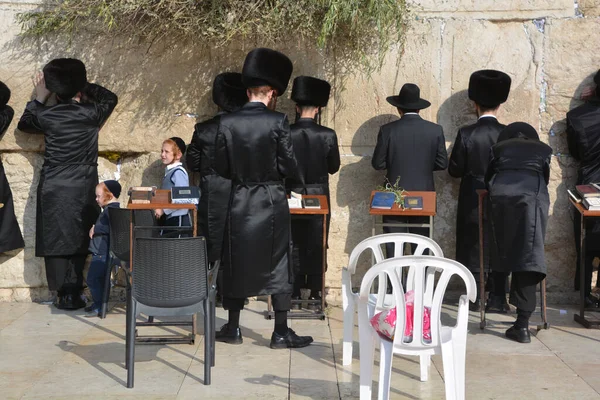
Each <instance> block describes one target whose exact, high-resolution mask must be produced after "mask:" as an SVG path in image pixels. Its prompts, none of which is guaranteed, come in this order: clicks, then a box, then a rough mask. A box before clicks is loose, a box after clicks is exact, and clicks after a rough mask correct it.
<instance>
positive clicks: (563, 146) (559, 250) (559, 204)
mask: <svg viewBox="0 0 600 400" xmlns="http://www.w3.org/2000/svg"><path fill="white" fill-rule="evenodd" d="M596 72H597V71H594V72H592V73H591V74H590V75H588V76H587V77H586V78H585V79H584V80H583V81H582V82H581V83H580V84H579V85H578V86H577V88H576V89H575V92H574V93H573V96H572V98H571V101H570V103H569V110H572V109H574V108H576V107H579V106H580V105H582V104H584V100H581V94H582V92H583V91H584V90H585V89H587V88H589V87H593V86H594V75H595V74H596ZM566 129H567V120H566V115H565V118H563V119H561V120H559V121H556V122H554V123H553V124H552V126H551V128H550V132H541V133H543V134H549V137H548V141H549V144H550V146H551V147H552V149H553V150H554V154H558V153H560V156H556V157H552V164H554V165H553V168H552V170H557V169H556V166H558V168H560V173H561V175H560V179H561V181H560V183H559V184H558V185H557V186H556V187H554V186H553V185H552V180H554V179H553V175H551V176H550V180H551V182H550V187H549V190H550V191H553V192H554V193H552V192H551V193H550V196H553V195H554V196H555V201H554V204H553V205H552V210H551V213H550V216H549V218H548V227H547V230H546V232H547V233H546V241H545V247H546V260H547V263H548V267H549V269H550V268H552V271H549V274H548V275H550V276H549V278H550V279H548V287H549V289H550V290H552V283H553V282H552V281H553V279H552V278H555V279H556V280H557V281H558V282H573V281H574V279H576V277H575V269H576V263H577V253H576V247H575V239H574V231H573V229H574V228H573V220H574V213H575V209H574V208H573V207H572V206H571V205H570V202H569V197H568V194H567V189H573V188H574V187H575V183H576V181H577V167H578V165H579V162H578V161H577V160H575V159H574V158H573V157H571V156H570V154H569V150H568V145H567V132H566ZM559 243H567V245H566V246H564V245H563V246H555V244H559ZM565 250H567V251H565ZM553 260H557V261H558V263H557V262H554V264H551V263H552V261H553ZM553 266H554V267H553ZM570 288H571V287H567V288H566V289H567V290H569V289H570ZM564 289H565V288H563V290H564Z"/></svg>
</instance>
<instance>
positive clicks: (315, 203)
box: [302, 198, 321, 209]
mask: <svg viewBox="0 0 600 400" xmlns="http://www.w3.org/2000/svg"><path fill="white" fill-rule="evenodd" d="M302 206H303V207H304V208H317V209H320V208H321V202H320V201H319V199H306V198H304V199H302Z"/></svg>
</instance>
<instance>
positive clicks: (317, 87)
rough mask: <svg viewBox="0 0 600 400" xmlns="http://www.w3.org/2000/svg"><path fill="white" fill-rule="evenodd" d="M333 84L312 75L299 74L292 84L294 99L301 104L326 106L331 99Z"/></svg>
mask: <svg viewBox="0 0 600 400" xmlns="http://www.w3.org/2000/svg"><path fill="white" fill-rule="evenodd" d="M330 92H331V85H330V84H329V83H328V82H327V81H324V80H322V79H317V78H313V77H311V76H298V77H296V79H294V85H293V86H292V100H294V101H295V102H296V103H298V104H299V105H305V106H315V107H325V106H327V102H328V101H329V93H330Z"/></svg>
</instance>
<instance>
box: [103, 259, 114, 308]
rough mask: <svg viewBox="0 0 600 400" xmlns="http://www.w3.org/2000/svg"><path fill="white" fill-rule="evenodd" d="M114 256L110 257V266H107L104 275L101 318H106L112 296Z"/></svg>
mask: <svg viewBox="0 0 600 400" xmlns="http://www.w3.org/2000/svg"><path fill="white" fill-rule="evenodd" d="M112 264H113V263H112V258H111V259H109V262H108V268H106V276H105V277H104V291H103V292H102V309H101V310H100V318H102V319H104V318H106V311H107V309H108V298H109V296H110V275H111V273H112V270H113V265H112Z"/></svg>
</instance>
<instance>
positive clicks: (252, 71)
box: [242, 47, 294, 96]
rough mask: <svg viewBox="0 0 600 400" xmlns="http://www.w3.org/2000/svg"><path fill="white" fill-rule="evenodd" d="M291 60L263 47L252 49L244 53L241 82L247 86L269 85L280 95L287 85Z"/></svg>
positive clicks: (290, 72) (290, 74) (291, 67)
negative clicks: (246, 53)
mask: <svg viewBox="0 0 600 400" xmlns="http://www.w3.org/2000/svg"><path fill="white" fill-rule="evenodd" d="M293 69H294V66H293V65H292V61H291V60H290V59H289V58H288V57H287V56H286V55H285V54H283V53H280V52H278V51H276V50H271V49H267V48H264V47H261V48H257V49H254V50H252V51H250V52H249V53H248V55H246V60H244V67H243V68H242V82H244V86H246V87H247V88H251V87H257V86H271V87H272V88H273V89H275V90H277V95H278V96H281V95H282V94H283V92H285V90H286V89H287V87H288V83H289V81H290V77H291V76H292V70H293Z"/></svg>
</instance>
